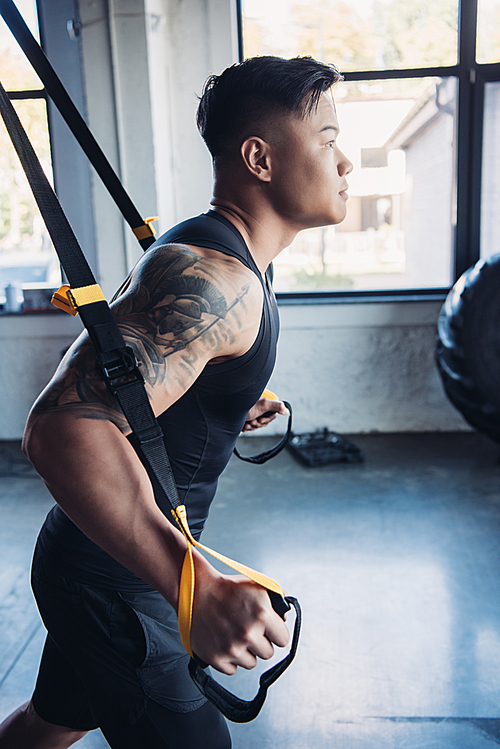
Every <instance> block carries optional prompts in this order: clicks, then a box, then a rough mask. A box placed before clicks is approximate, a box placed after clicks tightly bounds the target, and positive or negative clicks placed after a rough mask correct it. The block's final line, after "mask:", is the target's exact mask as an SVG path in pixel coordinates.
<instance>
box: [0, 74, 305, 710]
mask: <svg viewBox="0 0 500 749" xmlns="http://www.w3.org/2000/svg"><path fill="white" fill-rule="evenodd" d="M0 111H1V114H2V117H3V119H4V122H5V125H6V127H7V130H8V132H9V135H10V137H11V140H12V143H13V144H14V147H15V149H16V151H17V154H18V156H19V159H20V161H21V164H22V166H23V168H24V171H25V172H26V175H27V177H28V180H29V183H30V186H31V189H32V191H33V195H34V197H35V200H36V202H37V204H38V207H39V209H40V213H41V214H42V217H43V220H44V222H45V225H46V227H47V230H48V232H49V234H50V236H51V238H52V242H53V243H54V247H55V249H56V251H57V254H58V256H59V260H60V262H61V265H62V266H63V268H64V271H65V273H66V275H67V278H68V281H69V288H68V287H66V288H64V287H63V288H62V289H61V290H60V291H59V301H60V302H61V304H62V305H63V306H66V307H68V308H72V309H73V311H75V310H76V311H77V312H79V313H80V316H81V318H82V321H83V323H84V325H85V327H86V328H87V331H88V334H89V336H90V339H91V341H92V343H93V345H94V348H95V350H96V354H97V367H98V370H99V371H100V373H101V376H102V377H103V380H104V382H105V383H106V386H107V388H108V389H109V391H110V392H111V394H112V395H113V396H114V397H116V399H117V401H118V403H119V404H120V407H121V409H122V411H123V413H124V415H125V417H126V419H127V421H128V422H129V424H130V427H131V428H132V431H133V432H134V434H135V435H136V436H137V438H138V440H139V443H140V445H141V448H142V451H143V453H144V455H145V457H146V459H147V461H148V463H149V464H150V466H151V468H152V470H153V472H154V474H155V475H156V478H157V479H158V482H159V484H160V486H161V488H162V490H163V492H164V494H165V496H166V498H167V499H168V502H169V504H170V507H171V512H172V513H173V515H174V517H175V519H176V521H177V523H178V524H179V527H180V529H181V531H182V533H183V534H184V537H185V538H186V541H187V551H186V556H185V559H184V564H183V568H182V573H181V582H180V591H179V598H180V603H179V612H178V615H179V630H180V632H181V637H182V641H183V644H184V646H185V648H186V650H187V651H188V653H189V654H190V655H191V662H190V666H189V671H190V673H191V676H192V678H193V679H194V680H195V682H196V683H197V684H198V686H199V688H200V690H201V691H202V693H203V694H205V695H206V697H207V698H208V699H209V700H211V701H212V702H213V703H214V704H215V705H216V707H217V708H218V709H219V710H220V711H221V712H222V713H223V715H225V716H226V717H227V718H228V719H229V720H232V721H235V722H238V723H244V722H247V721H249V720H253V718H255V717H256V715H257V714H258V712H259V711H260V708H261V707H262V705H263V703H264V700H265V697H266V693H267V690H268V688H269V686H270V685H271V684H272V683H273V682H274V681H276V679H277V678H278V677H279V676H280V675H281V674H282V673H283V671H284V670H285V669H286V668H287V667H288V666H289V665H290V663H291V661H292V660H293V658H294V656H295V653H296V650H297V645H298V638H299V632H300V626H301V612H300V606H299V603H298V601H297V600H296V599H295V598H293V597H291V596H285V595H284V593H283V591H282V589H281V587H280V586H279V585H278V583H276V582H275V581H274V580H271V579H270V578H268V577H266V576H265V575H262V574H261V573H259V572H255V571H254V570H251V569H250V568H247V567H245V566H243V565H240V564H239V563H238V562H234V561H232V560H230V559H227V558H226V557H224V556H222V555H220V554H218V553H217V552H214V551H212V550H211V549H208V548H207V547H204V546H202V545H201V544H199V543H198V542H196V541H195V540H194V538H193V537H192V535H191V533H190V530H189V525H188V520H187V515H186V508H185V507H184V505H182V504H181V502H180V499H179V496H178V493H177V487H176V485H175V480H174V476H173V473H172V468H171V466H170V461H169V459H168V455H167V452H166V449H165V443H164V441H163V433H162V430H161V427H160V425H159V424H158V422H157V420H156V418H155V415H154V413H153V410H152V408H151V404H150V402H149V398H148V396H147V393H146V389H145V387H144V380H143V378H142V375H141V373H140V371H139V366H138V363H137V360H136V358H135V355H134V352H133V351H132V349H131V348H130V347H128V346H127V345H126V343H125V341H124V339H123V336H122V334H121V331H120V329H119V327H118V324H117V322H116V320H115V319H114V317H113V315H112V312H111V310H110V308H109V306H108V303H107V302H106V299H105V298H104V295H103V293H102V290H101V288H100V286H99V285H98V284H97V283H96V280H95V278H94V274H93V273H92V270H91V268H90V266H89V264H88V263H87V260H86V258H85V256H84V255H83V252H82V250H81V248H80V245H79V244H78V240H77V239H76V237H75V235H74V233H73V231H72V229H71V226H70V224H69V222H68V220H67V218H66V216H65V214H64V211H63V210H62V207H61V205H60V204H59V201H58V199H57V196H56V194H55V193H54V191H53V189H52V187H51V185H50V183H49V181H48V180H47V177H46V176H45V173H44V171H43V169H42V167H41V164H40V162H39V161H38V158H37V156H36V154H35V152H34V150H33V147H32V145H31V143H30V141H29V139H28V136H27V135H26V133H25V131H24V129H23V126H22V125H21V122H20V121H19V118H18V116H17V114H16V111H15V109H14V107H13V106H12V103H11V101H10V99H9V97H8V95H7V93H6V91H5V90H4V88H3V86H2V85H1V84H0ZM61 304H59V305H58V306H61ZM161 509H162V511H163V512H165V513H166V508H165V509H164V508H161ZM193 545H196V546H199V547H200V548H202V549H204V550H205V551H207V552H208V553H209V554H211V555H212V556H214V557H217V558H218V559H219V560H221V561H223V562H224V563H226V564H228V565H229V566H230V567H232V568H233V569H235V570H237V571H239V572H241V573H242V574H243V575H246V576H247V577H249V578H250V579H251V580H254V581H255V582H256V583H258V584H259V585H262V586H263V587H264V588H266V589H267V590H268V591H269V595H270V598H271V603H272V605H273V608H274V609H275V610H276V611H277V613H278V614H279V615H280V616H284V614H285V612H286V611H288V610H289V609H290V605H293V607H294V608H295V611H296V618H295V626H294V633H293V637H292V645H291V649H290V652H289V654H288V655H287V656H286V657H285V658H284V659H283V660H282V661H280V663H278V664H276V665H275V666H272V667H271V668H270V669H269V670H268V671H266V673H265V674H263V675H262V676H261V679H260V687H259V692H258V694H257V695H256V697H255V698H254V700H251V701H247V700H241V699H240V698H238V697H236V696H235V695H233V694H231V693H230V692H228V691H227V690H225V689H224V688H223V687H222V686H221V685H220V684H218V683H217V682H216V681H215V680H214V679H213V678H212V677H211V676H210V675H209V674H208V673H206V672H205V671H204V670H203V668H204V667H205V666H206V664H203V662H201V661H200V660H199V659H197V658H196V656H195V654H194V653H193V652H192V649H191V638H190V630H191V620H192V608H193V601H194V586H195V572H194V563H193V558H192V546H193Z"/></svg>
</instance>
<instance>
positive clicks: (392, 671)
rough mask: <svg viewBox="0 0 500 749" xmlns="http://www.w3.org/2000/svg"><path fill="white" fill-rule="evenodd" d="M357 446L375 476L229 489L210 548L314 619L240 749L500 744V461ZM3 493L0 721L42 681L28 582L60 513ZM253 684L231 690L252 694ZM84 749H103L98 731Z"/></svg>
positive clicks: (298, 473) (269, 472) (281, 459)
mask: <svg viewBox="0 0 500 749" xmlns="http://www.w3.org/2000/svg"><path fill="white" fill-rule="evenodd" d="M353 439H354V441H355V442H356V443H357V444H358V445H359V446H360V447H362V448H363V449H364V451H365V453H366V458H367V459H366V462H365V463H364V464H363V465H337V466H330V467H327V468H321V469H319V468H318V469H306V468H302V467H301V466H300V465H298V464H297V463H296V462H295V461H294V460H293V458H292V457H291V456H290V455H289V454H288V453H284V454H282V455H280V456H278V457H277V458H275V459H274V461H272V462H271V463H269V464H267V465H266V466H260V467H259V466H251V465H248V464H243V463H241V462H239V461H237V460H236V459H234V458H233V459H232V460H231V463H230V465H229V467H228V469H227V471H226V472H225V474H224V475H223V477H222V479H221V482H220V489H219V493H218V496H217V499H216V500H215V503H214V508H213V511H212V516H211V518H210V520H209V523H208V526H207V530H206V533H205V542H206V543H207V544H208V545H213V546H214V547H215V548H217V549H219V550H220V551H222V552H224V553H226V554H227V555H229V556H234V557H236V558H238V559H239V560H241V561H243V562H246V563H248V564H250V565H251V566H254V567H256V568H258V569H261V570H263V571H266V572H267V573H268V574H270V575H272V576H274V577H276V578H277V579H278V580H279V581H280V582H281V583H282V585H283V586H284V587H285V588H287V589H288V590H289V591H290V592H291V593H293V594H295V595H297V597H298V598H299V599H300V601H301V604H302V606H303V610H304V628H303V636H302V641H301V646H300V650H299V654H298V656H297V659H296V662H295V663H294V664H293V666H292V667H291V668H290V670H289V672H287V673H286V674H285V675H284V676H283V677H282V678H281V680H280V681H279V682H278V683H277V684H276V685H275V686H274V687H273V688H272V690H271V693H270V696H269V698H268V701H267V703H266V705H265V707H264V709H263V712H262V713H261V715H260V717H259V718H258V719H257V720H256V721H254V722H253V723H251V724H248V725H243V726H232V727H231V731H232V735H233V738H234V747H235V749H250V747H252V748H254V747H259V749H271V748H272V749H278V748H279V747H287V749H313V748H314V749H326V748H327V747H328V748H329V749H330V748H333V747H334V748H335V749H344V748H345V749H381V748H382V747H383V749H403V748H404V749H417V748H418V749H420V748H421V747H425V749H483V747H484V748H485V749H486V747H492V746H495V745H499V744H500V541H499V539H500V536H499V530H500V482H499V479H500V461H499V456H500V446H497V445H495V444H493V443H491V442H489V441H488V440H487V439H486V438H483V437H481V436H480V435H477V434H461V435H459V434H455V435H433V434H429V435H363V436H358V437H355V438H353ZM264 444H265V445H266V446H267V445H268V444H269V443H268V442H267V441H266V440H261V439H259V440H246V442H245V443H244V445H243V448H242V449H247V446H250V447H251V448H252V449H254V448H257V447H261V446H262V445H264ZM15 467H17V468H20V467H21V466H20V465H18V466H15ZM0 468H1V466H0ZM0 487H1V488H0V539H1V549H2V551H1V555H2V556H1V558H2V568H1V576H0V633H1V637H0V718H2V717H3V716H4V715H6V714H8V712H9V711H10V710H11V709H13V708H14V707H15V706H16V705H17V704H19V703H20V702H21V701H24V700H26V699H27V698H28V697H29V694H30V691H31V689H32V687H33V683H34V679H35V675H36V668H37V662H38V658H39V655H40V650H41V647H42V642H43V628H42V626H41V624H40V622H39V618H38V614H37V611H36V608H35V606H34V603H33V601H32V598H31V594H30V590H29V586H28V567H29V562H30V555H31V551H32V547H33V543H34V540H35V537H36V533H37V530H38V527H39V525H40V523H41V520H42V518H43V517H44V515H45V513H46V511H47V509H48V508H49V507H50V505H51V500H50V497H49V496H48V495H47V492H46V491H45V489H44V488H43V486H42V484H41V482H40V481H39V480H38V479H33V478H28V477H17V478H5V477H3V478H1V483H0ZM256 679H257V676H256V674H255V672H253V673H243V674H241V675H239V676H237V677H233V678H232V679H231V680H230V681H229V684H230V686H231V688H233V689H234V690H235V691H238V692H239V693H241V694H243V696H250V695H251V692H252V691H253V690H255V689H256ZM79 746H82V747H86V748H87V749H89V748H92V749H98V747H99V748H102V747H106V746H107V744H106V742H105V741H104V739H103V738H102V736H101V735H100V734H99V733H98V732H93V733H92V734H88V736H87V737H86V738H85V739H84V740H83V741H82V742H80V744H79ZM140 749H142V748H140Z"/></svg>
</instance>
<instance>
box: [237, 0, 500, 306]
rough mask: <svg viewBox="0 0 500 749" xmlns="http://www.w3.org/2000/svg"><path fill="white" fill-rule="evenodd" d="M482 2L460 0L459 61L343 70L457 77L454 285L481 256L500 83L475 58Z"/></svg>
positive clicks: (353, 75)
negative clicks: (488, 113)
mask: <svg viewBox="0 0 500 749" xmlns="http://www.w3.org/2000/svg"><path fill="white" fill-rule="evenodd" d="M478 1H479V0H459V4H458V56H457V64H456V65H451V66H445V67H425V68H402V69H401V68H397V69H390V70H364V71H353V72H345V73H343V76H344V80H345V81H346V82H350V81H369V80H388V79H391V78H423V77H427V76H439V77H443V78H445V77H453V78H455V79H456V80H457V116H456V151H455V158H456V183H455V187H456V190H455V196H454V211H455V213H456V224H455V237H454V257H453V280H452V284H454V283H455V282H456V281H457V280H458V278H460V276H461V275H462V273H464V272H465V271H466V270H467V268H469V267H470V266H471V265H473V264H474V263H476V262H477V261H478V260H479V257H480V241H481V179H482V174H481V167H482V146H483V119H484V91H485V85H486V83H489V82H491V81H500V62H496V63H479V62H477V61H476V41H477V16H478ZM235 2H236V18H237V24H238V54H239V60H240V62H241V61H242V60H243V59H244V41H243V0H235ZM449 290H450V289H449V287H446V288H435V287H431V288H428V289H389V290H383V289H381V290H375V289H373V290H367V291H296V292H288V293H287V292H280V293H277V294H276V297H277V299H278V301H279V302H280V303H282V304H287V303H288V304H297V303H308V304H310V303H325V302H333V303H334V302H366V301H384V302H387V301H396V300H407V301H416V300H420V301H429V300H430V299H435V300H442V299H444V298H445V297H446V295H447V294H448V292H449Z"/></svg>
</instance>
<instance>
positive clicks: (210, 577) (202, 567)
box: [191, 560, 290, 675]
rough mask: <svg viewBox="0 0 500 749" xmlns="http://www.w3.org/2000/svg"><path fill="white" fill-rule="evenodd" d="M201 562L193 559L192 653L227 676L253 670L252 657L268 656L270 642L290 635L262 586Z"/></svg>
mask: <svg viewBox="0 0 500 749" xmlns="http://www.w3.org/2000/svg"><path fill="white" fill-rule="evenodd" d="M204 562H205V563H203V562H201V564H200V563H199V561H197V562H196V590H195V601H194V611H193V623H192V627H191V645H192V648H193V652H194V653H196V655H197V656H198V657H199V658H201V659H202V660H203V661H205V662H206V663H209V664H210V665H211V666H213V667H214V668H215V669H217V671H221V672H222V673H223V674H228V675H231V674H234V673H236V669H237V666H241V667H242V668H246V669H252V668H254V667H255V666H256V665H257V658H262V659H264V660H268V659H269V658H272V656H273V654H274V647H273V644H274V645H277V646H278V647H285V646H286V645H287V644H288V641H289V639H290V636H289V633H288V629H287V627H286V624H285V622H284V621H283V619H282V618H281V617H280V616H278V614H277V613H276V612H275V611H274V609H273V608H272V606H271V601H270V598H269V595H268V593H267V590H265V589H264V588H262V587H261V586H260V585H257V584H256V583H253V582H252V581H251V580H248V579H247V578H246V577H240V576H237V575H222V574H220V573H217V572H215V570H214V568H213V567H211V565H208V563H207V562H206V560H204ZM214 573H215V574H214Z"/></svg>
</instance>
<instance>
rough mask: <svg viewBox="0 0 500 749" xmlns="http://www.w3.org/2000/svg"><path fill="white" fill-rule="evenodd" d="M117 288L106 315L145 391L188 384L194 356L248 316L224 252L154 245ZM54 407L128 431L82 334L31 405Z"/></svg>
mask: <svg viewBox="0 0 500 749" xmlns="http://www.w3.org/2000/svg"><path fill="white" fill-rule="evenodd" d="M243 279H244V280H245V281H247V279H248V276H243ZM124 288H125V292H124V293H123V294H122V296H119V297H118V299H117V301H116V302H115V303H114V304H113V305H112V309H113V314H114V316H115V318H116V319H117V322H118V324H119V326H120V330H121V332H122V335H123V337H124V339H125V341H126V343H127V345H128V346H130V347H131V348H132V349H133V351H134V353H135V355H136V357H137V360H138V363H139V368H140V370H141V372H142V375H143V377H144V380H145V382H146V389H147V390H148V393H149V395H151V392H152V390H153V389H154V388H155V387H161V386H162V385H167V384H168V383H169V382H170V383H176V384H177V385H178V386H180V387H181V388H182V389H183V390H185V389H187V388H188V387H189V386H190V384H191V383H192V382H193V381H194V379H195V378H196V376H197V374H198V373H199V363H198V362H199V358H200V356H203V355H204V358H205V360H207V361H208V360H209V359H210V358H213V356H216V355H217V353H218V352H220V351H221V350H222V348H223V346H224V345H225V344H231V343H234V341H235V340H236V338H237V335H238V332H239V330H240V329H241V326H242V324H243V323H244V321H245V319H246V317H247V312H248V309H247V303H246V299H245V297H246V296H247V294H248V292H249V288H250V283H249V282H246V283H242V274H241V266H240V265H239V264H238V265H236V266H235V263H234V260H232V259H231V260H228V259H227V258H225V257H224V256H223V255H221V258H220V259H218V260H217V261H214V260H209V259H207V258H204V257H201V256H199V255H197V254H195V253H194V252H192V251H190V250H189V249H188V248H187V247H184V246H163V247H158V248H156V249H155V250H150V251H149V252H148V254H147V255H145V256H144V258H143V259H142V260H141V261H140V262H139V264H138V265H137V267H136V269H135V270H134V271H133V272H132V274H131V277H130V281H129V283H127V284H126V285H125V287H124ZM194 342H196V346H195V347H194V348H193V346H192V345H191V344H193V343H194ZM173 354H178V356H177V357H176V366H175V367H169V366H167V362H168V358H169V357H171V356H172V355H173ZM55 409H57V410H62V409H64V410H65V411H66V412H71V413H73V414H75V415H77V416H80V417H82V418H91V419H108V420H111V421H113V422H114V423H115V424H116V425H117V426H118V427H119V428H120V429H121V430H122V431H123V432H129V431H130V428H129V426H128V423H127V422H126V420H125V417H124V415H123V413H122V411H121V409H120V407H119V405H118V403H117V402H116V401H115V399H114V398H113V397H112V396H111V395H110V394H109V392H108V391H107V390H106V387H105V385H104V383H103V381H102V379H101V377H100V375H99V374H98V372H97V371H96V367H95V351H94V348H93V346H92V344H91V343H90V341H89V339H88V338H85V339H84V340H83V342H81V343H80V344H79V345H78V346H77V347H76V348H75V349H74V350H72V351H71V352H70V353H69V354H68V355H67V356H66V357H65V359H64V360H63V362H62V364H61V367H60V370H58V373H56V376H55V378H54V380H53V381H52V382H51V384H50V385H49V386H48V388H47V389H46V390H45V391H44V393H42V395H41V396H40V398H39V400H38V401H37V403H36V404H35V407H34V410H35V411H39V412H41V411H47V410H55Z"/></svg>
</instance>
